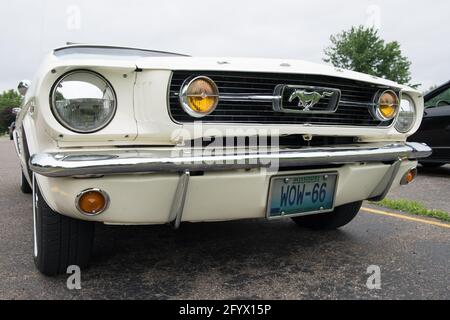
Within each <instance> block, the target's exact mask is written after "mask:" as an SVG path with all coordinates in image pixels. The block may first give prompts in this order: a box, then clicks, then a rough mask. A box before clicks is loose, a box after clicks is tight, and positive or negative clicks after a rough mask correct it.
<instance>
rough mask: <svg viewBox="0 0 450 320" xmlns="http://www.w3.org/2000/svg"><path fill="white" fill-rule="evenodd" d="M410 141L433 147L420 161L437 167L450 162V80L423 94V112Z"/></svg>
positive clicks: (425, 164) (427, 165)
mask: <svg viewBox="0 0 450 320" xmlns="http://www.w3.org/2000/svg"><path fill="white" fill-rule="evenodd" d="M410 141H417V142H424V143H426V144H427V145H429V146H430V147H431V148H432V149H433V154H432V155H431V157H429V158H426V159H423V160H421V161H420V163H421V164H422V165H423V166H425V167H439V166H443V165H445V164H447V163H450V81H449V82H447V83H445V84H443V85H442V86H440V87H438V88H436V89H434V90H433V91H431V92H429V93H427V94H426V95H425V112H424V118H423V121H422V125H421V126H420V128H419V131H418V132H417V133H416V134H414V135H413V136H412V137H411V138H410Z"/></svg>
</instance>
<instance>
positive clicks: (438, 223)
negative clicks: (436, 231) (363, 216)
mask: <svg viewBox="0 0 450 320" xmlns="http://www.w3.org/2000/svg"><path fill="white" fill-rule="evenodd" d="M361 209H362V210H363V211H366V212H369V213H373V214H380V215H383V216H389V217H394V218H398V219H403V220H409V221H415V222H421V223H426V224H431V225H433V226H438V227H443V228H449V229H450V224H445V223H440V222H436V221H431V220H425V219H419V218H413V217H409V216H405V215H402V214H398V213H392V212H386V211H381V210H376V209H370V208H361Z"/></svg>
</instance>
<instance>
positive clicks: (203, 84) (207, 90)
mask: <svg viewBox="0 0 450 320" xmlns="http://www.w3.org/2000/svg"><path fill="white" fill-rule="evenodd" d="M180 103H181V106H182V107H183V109H184V111H186V112H187V113H188V114H189V115H190V116H192V117H195V118H201V117H204V116H206V115H208V114H210V113H211V112H213V111H214V109H215V108H216V107H217V104H218V103H219V89H218V88H217V85H216V84H215V83H214V81H212V80H211V79H210V78H208V77H204V76H200V77H196V78H194V79H192V80H190V81H189V82H188V83H187V84H184V85H183V86H182V87H181V92H180Z"/></svg>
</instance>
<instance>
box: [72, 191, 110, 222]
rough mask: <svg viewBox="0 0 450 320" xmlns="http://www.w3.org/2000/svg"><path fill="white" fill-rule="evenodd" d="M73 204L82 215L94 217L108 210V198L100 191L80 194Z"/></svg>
mask: <svg viewBox="0 0 450 320" xmlns="http://www.w3.org/2000/svg"><path fill="white" fill-rule="evenodd" d="M75 204H76V206H77V208H78V210H79V211H80V212H81V213H82V214H84V215H89V216H94V215H98V214H100V213H102V212H104V211H105V210H106V209H107V208H108V205H109V197H108V195H107V194H106V193H105V192H104V191H102V190H100V189H87V190H84V191H82V192H80V194H79V195H78V196H77V199H76V201H75Z"/></svg>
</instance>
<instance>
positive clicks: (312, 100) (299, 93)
mask: <svg viewBox="0 0 450 320" xmlns="http://www.w3.org/2000/svg"><path fill="white" fill-rule="evenodd" d="M333 94H334V92H324V93H322V94H320V93H318V92H315V91H314V92H308V91H305V90H295V91H294V92H293V93H292V94H291V96H290V97H289V102H292V101H294V100H295V99H297V98H298V100H299V102H298V106H299V107H300V108H302V109H303V111H309V110H310V109H311V108H312V107H314V106H315V105H316V104H317V103H319V101H320V99H322V98H326V97H331V96H333Z"/></svg>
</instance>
